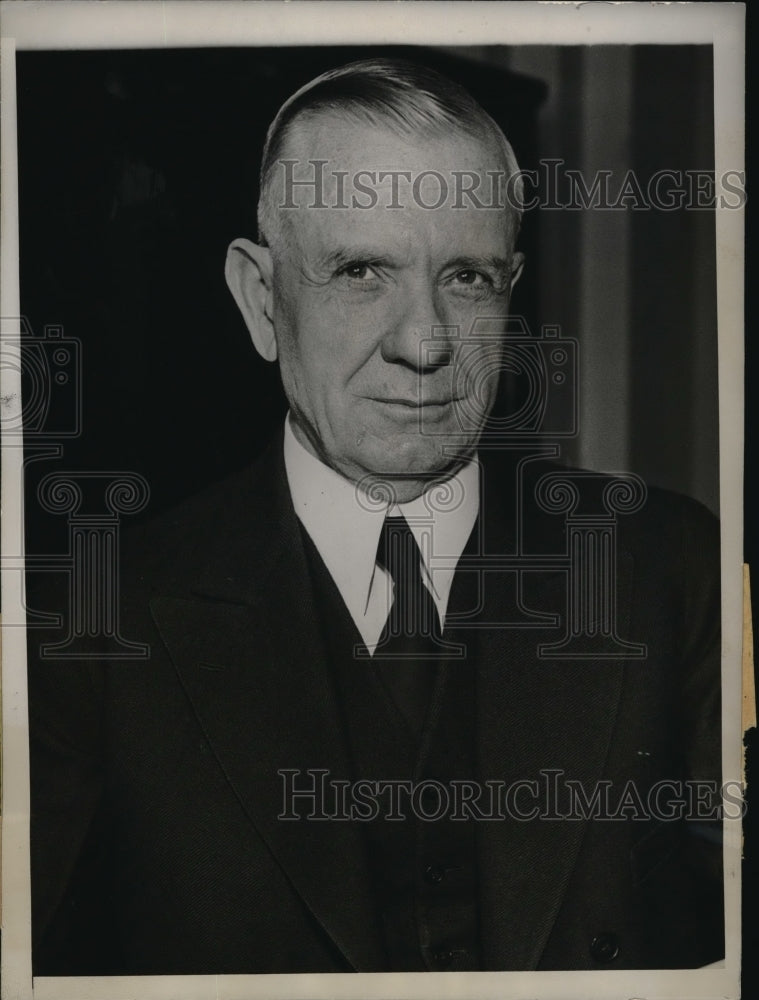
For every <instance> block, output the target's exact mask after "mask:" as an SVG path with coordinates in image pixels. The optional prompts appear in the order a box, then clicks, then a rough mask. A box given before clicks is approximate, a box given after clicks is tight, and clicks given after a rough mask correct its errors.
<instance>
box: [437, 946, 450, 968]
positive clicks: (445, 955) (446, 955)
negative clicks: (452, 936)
mask: <svg viewBox="0 0 759 1000" xmlns="http://www.w3.org/2000/svg"><path fill="white" fill-rule="evenodd" d="M432 961H433V962H434V963H435V965H437V966H438V968H440V969H447V968H448V966H449V965H450V964H451V962H452V961H453V952H452V951H448V950H447V949H441V950H440V951H433V953H432Z"/></svg>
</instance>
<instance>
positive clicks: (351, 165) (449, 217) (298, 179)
mask: <svg viewBox="0 0 759 1000" xmlns="http://www.w3.org/2000/svg"><path fill="white" fill-rule="evenodd" d="M275 172H276V175H277V178H278V182H277V183H275V184H274V186H273V188H274V191H275V192H276V199H277V204H278V205H279V207H280V208H281V209H282V211H281V213H280V214H281V215H282V216H284V217H286V218H287V222H286V224H287V226H288V229H289V230H290V235H291V237H292V236H293V235H295V236H296V239H297V241H298V242H299V243H301V244H302V245H303V244H304V243H308V244H309V248H310V249H311V250H312V251H314V250H316V245H317V243H318V244H319V245H321V246H324V247H334V246H336V245H346V246H347V245H350V244H351V243H352V242H353V243H362V242H363V243H366V242H367V241H370V240H372V239H375V240H377V241H378V243H379V244H381V243H382V242H383V241H388V240H390V241H393V242H394V243H395V244H396V245H397V246H398V247H399V249H400V246H401V244H402V243H405V244H407V245H409V246H410V245H413V244H414V243H416V244H417V245H419V244H421V243H425V244H426V245H428V246H430V247H432V246H434V244H435V243H437V242H440V241H443V242H445V241H446V240H450V239H451V235H452V233H455V238H456V242H457V243H458V244H462V245H464V244H465V245H466V249H467V250H468V251H469V252H472V253H473V252H475V250H477V249H478V248H486V250H487V252H490V253H495V252H496V251H497V250H499V249H500V250H502V248H503V246H504V245H505V244H508V243H509V242H510V238H511V236H512V235H513V231H514V226H515V219H514V216H513V213H512V212H511V211H509V210H508V209H507V207H506V205H507V200H508V190H507V188H508V174H507V173H506V169H505V164H504V159H503V154H502V150H499V149H497V148H496V143H495V141H493V142H492V143H490V142H481V141H480V140H478V139H477V138H476V137H473V136H471V135H466V134H463V133H461V134H460V133H458V132H455V131H454V132H452V133H451V134H448V135H444V136H441V135H418V136H404V135H398V134H396V133H394V132H392V131H391V130H390V129H389V128H376V127H371V126H369V125H367V124H364V123H360V122H356V121H352V120H348V119H346V118H345V117H337V116H335V115H330V116H327V115H322V116H319V117H318V118H315V119H314V120H309V121H307V122H304V123H302V124H299V127H298V129H297V130H296V131H294V133H293V135H292V137H291V139H290V141H288V143H287V144H286V148H285V151H284V153H283V155H282V156H281V158H280V161H279V162H278V163H277V164H275Z"/></svg>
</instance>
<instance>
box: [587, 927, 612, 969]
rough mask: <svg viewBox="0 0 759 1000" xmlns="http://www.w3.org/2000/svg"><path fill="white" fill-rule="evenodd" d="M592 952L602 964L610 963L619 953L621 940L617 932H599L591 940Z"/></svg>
mask: <svg viewBox="0 0 759 1000" xmlns="http://www.w3.org/2000/svg"><path fill="white" fill-rule="evenodd" d="M590 954H591V955H592V956H593V958H594V959H595V960H596V962H600V963H601V964H602V965H608V964H609V962H613V961H614V959H615V958H616V957H617V956H618V955H619V940H618V939H617V935H616V934H610V933H608V932H604V933H603V934H597V935H596V936H595V937H594V938H593V940H592V941H591V942H590Z"/></svg>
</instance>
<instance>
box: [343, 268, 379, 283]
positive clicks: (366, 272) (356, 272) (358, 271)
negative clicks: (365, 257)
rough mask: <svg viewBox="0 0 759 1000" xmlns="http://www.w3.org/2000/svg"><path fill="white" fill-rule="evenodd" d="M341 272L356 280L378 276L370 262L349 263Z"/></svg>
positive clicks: (365, 279)
mask: <svg viewBox="0 0 759 1000" xmlns="http://www.w3.org/2000/svg"><path fill="white" fill-rule="evenodd" d="M339 273H340V274H344V275H345V276H346V277H348V278H352V279H353V280H354V281H369V280H370V279H372V278H376V277H377V275H376V273H375V271H374V270H373V269H372V268H371V267H370V266H369V265H368V264H348V265H346V266H345V267H343V268H341V269H340V272H339Z"/></svg>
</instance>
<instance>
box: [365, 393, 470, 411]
mask: <svg viewBox="0 0 759 1000" xmlns="http://www.w3.org/2000/svg"><path fill="white" fill-rule="evenodd" d="M372 398H373V399H374V402H375V403H386V404H388V405H390V406H405V407H407V408H408V409H410V410H424V409H427V408H428V407H437V408H440V407H444V406H450V405H451V404H452V403H455V402H456V399H454V398H451V397H446V398H440V399H434V398H433V399H413V398H411V397H409V396H374V397H372Z"/></svg>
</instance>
